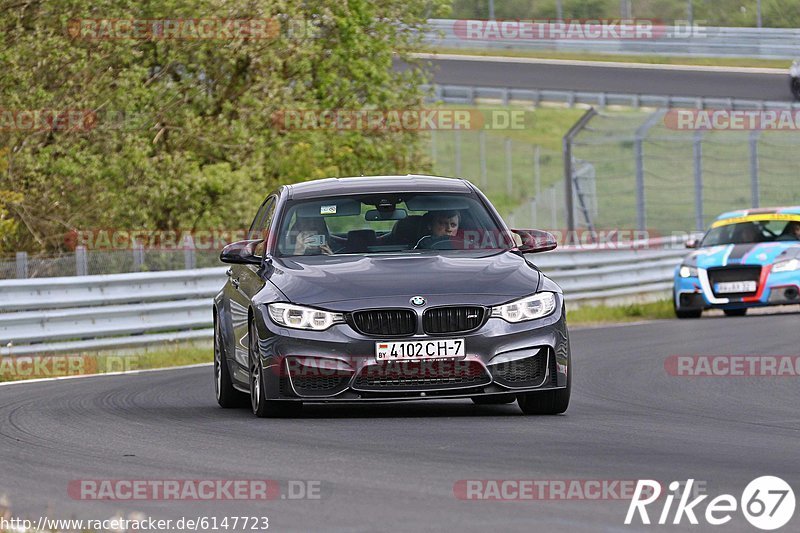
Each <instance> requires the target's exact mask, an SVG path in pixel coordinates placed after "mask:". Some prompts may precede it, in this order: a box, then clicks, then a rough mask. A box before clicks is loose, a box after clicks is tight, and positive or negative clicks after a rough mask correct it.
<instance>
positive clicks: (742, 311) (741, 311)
mask: <svg viewBox="0 0 800 533" xmlns="http://www.w3.org/2000/svg"><path fill="white" fill-rule="evenodd" d="M722 312H723V313H725V316H744V315H746V314H747V308H746V307H745V308H744V309H723V310H722Z"/></svg>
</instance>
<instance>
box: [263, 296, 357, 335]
mask: <svg viewBox="0 0 800 533" xmlns="http://www.w3.org/2000/svg"><path fill="white" fill-rule="evenodd" d="M267 307H268V308H269V317H270V318H271V319H272V321H273V322H275V323H276V324H278V325H279V326H286V327H287V328H294V329H311V330H314V331H322V330H325V329H328V328H329V327H331V326H332V325H334V324H343V323H344V315H343V314H342V313H331V312H329V311H322V310H321V309H311V308H310V307H302V306H299V305H292V304H286V303H276V304H269V305H268V306H267Z"/></svg>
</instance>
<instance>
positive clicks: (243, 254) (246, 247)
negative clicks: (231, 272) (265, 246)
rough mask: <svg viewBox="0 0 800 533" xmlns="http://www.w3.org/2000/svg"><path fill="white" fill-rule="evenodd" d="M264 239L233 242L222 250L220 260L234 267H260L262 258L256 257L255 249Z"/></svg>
mask: <svg viewBox="0 0 800 533" xmlns="http://www.w3.org/2000/svg"><path fill="white" fill-rule="evenodd" d="M263 241H264V240H263V239H251V240H247V241H238V242H232V243H230V244H229V245H227V246H226V247H225V248H223V249H222V253H221V254H219V260H220V261H222V262H223V263H230V264H232V265H260V264H261V257H259V256H257V255H255V248H256V246H258V244H259V243H261V242H263Z"/></svg>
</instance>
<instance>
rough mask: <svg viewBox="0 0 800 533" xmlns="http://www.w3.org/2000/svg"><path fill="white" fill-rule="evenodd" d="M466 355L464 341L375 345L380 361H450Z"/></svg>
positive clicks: (384, 343)
mask: <svg viewBox="0 0 800 533" xmlns="http://www.w3.org/2000/svg"><path fill="white" fill-rule="evenodd" d="M465 353H466V351H465V350H464V339H439V340H435V341H403V342H376V343H375V359H377V360H378V361H404V360H405V361H410V360H414V359H449V358H453V357H464V354H465Z"/></svg>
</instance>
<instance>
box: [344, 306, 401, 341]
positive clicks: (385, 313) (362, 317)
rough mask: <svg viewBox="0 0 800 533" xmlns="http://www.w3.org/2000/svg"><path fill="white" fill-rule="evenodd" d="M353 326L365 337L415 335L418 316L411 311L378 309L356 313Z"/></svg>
mask: <svg viewBox="0 0 800 533" xmlns="http://www.w3.org/2000/svg"><path fill="white" fill-rule="evenodd" d="M352 322H353V323H352V326H353V327H354V328H355V329H356V331H359V332H361V333H363V334H364V335H378V336H395V335H396V336H400V335H413V334H414V332H416V330H417V315H416V314H415V313H414V311H411V310H409V309H376V310H370V311H356V312H355V313H353V314H352Z"/></svg>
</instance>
